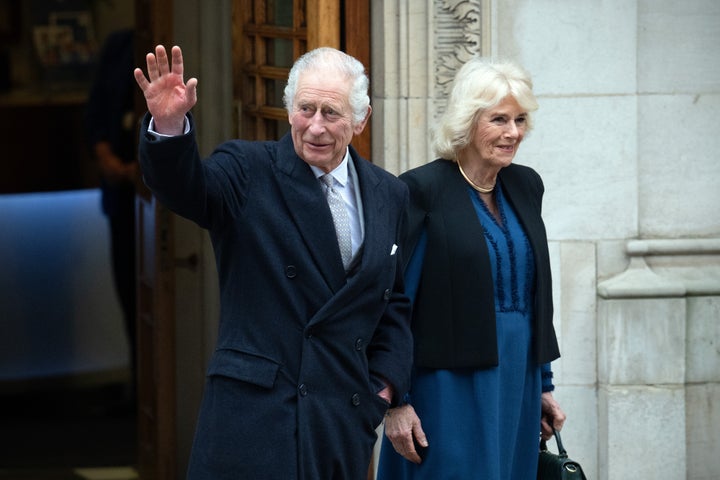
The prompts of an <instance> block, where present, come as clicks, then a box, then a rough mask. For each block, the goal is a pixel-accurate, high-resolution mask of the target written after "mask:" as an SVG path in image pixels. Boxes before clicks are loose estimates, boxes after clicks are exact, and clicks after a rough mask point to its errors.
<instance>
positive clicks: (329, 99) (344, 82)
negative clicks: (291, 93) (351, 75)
mask: <svg viewBox="0 0 720 480" xmlns="http://www.w3.org/2000/svg"><path fill="white" fill-rule="evenodd" d="M350 87H351V84H350V80H349V79H348V78H346V77H344V76H342V75H341V74H338V73H337V72H332V71H331V72H322V71H316V70H309V71H305V72H303V73H301V74H300V76H299V78H298V84H297V90H296V92H295V99H294V100H293V105H292V112H291V113H290V114H289V115H288V119H289V121H290V127H291V128H290V130H291V132H292V139H293V144H294V145H295V152H296V153H297V154H298V156H300V158H302V159H303V160H305V162H307V163H308V164H310V165H314V166H316V167H318V168H320V169H322V170H323V171H324V172H330V171H332V170H333V169H334V168H335V167H337V166H338V165H339V164H340V162H341V161H342V159H343V157H344V156H345V152H346V149H347V146H348V145H349V144H350V140H352V137H353V135H358V134H360V133H361V132H362V131H363V128H365V123H366V121H367V116H366V118H365V120H363V121H362V122H361V123H359V124H357V125H353V116H352V108H351V107H350V102H349V95H350ZM368 116H369V109H368Z"/></svg>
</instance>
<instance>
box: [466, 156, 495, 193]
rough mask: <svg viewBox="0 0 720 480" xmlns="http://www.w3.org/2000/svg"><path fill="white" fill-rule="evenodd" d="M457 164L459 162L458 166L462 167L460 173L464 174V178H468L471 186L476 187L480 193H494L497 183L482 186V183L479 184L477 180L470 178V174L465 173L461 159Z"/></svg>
mask: <svg viewBox="0 0 720 480" xmlns="http://www.w3.org/2000/svg"><path fill="white" fill-rule="evenodd" d="M457 164H458V168H459V169H460V173H461V174H462V176H463V178H464V179H465V180H467V182H468V183H469V184H470V186H471V187H472V188H474V189H475V190H477V191H478V192H480V193H492V192H493V190H495V185H493V186H492V187H490V188H486V187H481V186H480V185H478V184H476V183H475V182H473V181H472V180H470V179H469V178H468V176H467V175H465V170H463V168H462V165H461V164H460V161H459V160H458V162H457Z"/></svg>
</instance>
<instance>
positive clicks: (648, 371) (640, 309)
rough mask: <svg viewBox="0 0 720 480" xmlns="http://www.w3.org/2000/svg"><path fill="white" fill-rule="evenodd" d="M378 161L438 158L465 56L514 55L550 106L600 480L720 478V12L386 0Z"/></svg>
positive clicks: (545, 166) (569, 317) (579, 386)
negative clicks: (437, 139) (438, 130)
mask: <svg viewBox="0 0 720 480" xmlns="http://www.w3.org/2000/svg"><path fill="white" fill-rule="evenodd" d="M372 4H373V9H372V11H373V37H372V41H373V65H372V72H373V99H372V101H373V105H374V114H373V119H374V120H373V145H374V146H373V159H374V161H375V162H376V163H378V164H380V165H382V166H384V167H385V168H387V169H388V170H390V171H392V172H394V173H400V172H402V171H405V170H407V169H408V168H411V167H413V166H417V165H421V164H424V163H426V162H428V161H430V160H432V159H433V158H434V155H433V153H432V151H431V149H430V142H429V138H430V137H429V135H428V133H429V131H430V127H431V126H432V124H433V123H434V120H435V118H437V115H438V113H439V112H441V111H442V110H443V108H444V99H443V95H444V94H445V93H444V92H445V90H444V89H445V88H446V81H447V78H449V77H451V76H452V71H453V69H456V68H457V66H458V65H460V64H461V63H462V62H463V61H464V60H465V59H466V58H467V55H478V54H481V55H492V56H499V57H510V58H514V59H516V60H518V61H519V62H520V63H522V64H523V65H524V66H525V67H526V68H527V69H528V70H529V71H530V72H531V73H532V75H533V80H534V84H535V92H536V94H537V95H538V100H539V103H540V109H539V111H538V112H537V114H536V128H535V130H534V131H533V132H531V134H530V135H529V136H528V137H526V139H525V141H524V142H523V145H522V148H521V149H520V151H519V153H518V156H517V157H516V162H518V163H522V164H526V165H530V166H532V167H533V168H535V169H536V170H537V171H538V172H539V173H540V174H541V175H542V177H543V179H544V182H545V187H546V194H545V199H544V206H543V211H544V213H543V215H544V218H545V222H546V224H547V227H548V235H549V240H550V248H551V261H552V267H553V278H554V280H553V282H554V299H555V306H556V317H555V322H556V329H557V332H558V335H559V339H560V343H561V351H562V353H563V357H562V358H561V359H560V360H559V361H557V362H555V363H554V364H553V369H554V371H555V375H556V382H557V384H558V389H557V392H556V397H557V398H558V399H559V400H560V401H561V403H562V406H563V407H564V409H565V410H566V412H567V413H568V416H569V419H568V423H567V426H566V429H565V431H564V435H563V439H564V440H565V443H566V444H567V445H566V446H567V447H568V449H569V451H570V453H571V454H572V456H573V457H576V458H577V459H578V460H580V461H581V462H582V464H583V466H584V467H585V469H586V471H587V474H588V478H595V479H599V480H607V479H616V478H623V477H625V476H626V474H625V473H624V472H628V471H633V472H635V473H634V476H636V477H638V478H653V479H681V478H688V479H698V480H704V479H710V478H717V475H718V472H720V457H718V456H717V452H718V451H720V433H719V432H720V410H719V409H718V407H717V405H719V404H720V347H719V346H718V345H720V249H719V248H718V242H720V213H718V205H720V188H719V187H720V185H719V183H720V161H718V159H717V158H716V157H717V152H718V151H720V123H718V122H717V120H716V118H715V117H716V116H717V113H716V112H717V111H718V110H720V109H719V108H718V107H720V61H718V59H719V57H718V52H719V51H720V3H719V2H716V1H715V0H689V1H687V2H675V1H671V0H633V1H627V0H603V1H600V0H587V1H583V2H573V1H556V0H502V1H500V0H427V1H424V2H415V1H412V2H410V1H403V0H398V1H394V2H380V1H379V0H373V3H372Z"/></svg>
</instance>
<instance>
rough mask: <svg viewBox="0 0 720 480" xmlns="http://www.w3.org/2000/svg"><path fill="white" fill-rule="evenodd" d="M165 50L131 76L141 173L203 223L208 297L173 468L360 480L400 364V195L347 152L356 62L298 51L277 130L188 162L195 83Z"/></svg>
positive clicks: (403, 377) (363, 118) (407, 356)
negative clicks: (212, 266)
mask: <svg viewBox="0 0 720 480" xmlns="http://www.w3.org/2000/svg"><path fill="white" fill-rule="evenodd" d="M171 56H172V65H170V62H169V60H168V55H167V53H166V51H165V49H164V48H163V47H162V46H158V47H157V48H156V49H155V52H154V53H150V54H148V55H147V68H148V77H147V78H146V77H145V75H144V74H143V72H142V70H140V69H136V70H135V79H136V80H137V82H138V85H139V86H140V88H141V89H142V90H143V93H144V95H145V99H146V101H147V105H148V110H149V114H148V115H147V116H146V118H145V120H144V122H143V124H142V127H141V133H140V163H141V168H142V171H143V175H144V179H145V182H146V183H147V185H148V186H149V187H150V188H151V189H152V190H153V192H154V193H155V195H156V196H157V198H158V199H159V200H160V201H161V202H162V203H164V204H165V205H167V206H168V207H169V208H170V209H172V210H174V211H175V212H177V213H178V214H180V215H182V216H185V217H187V218H189V219H191V220H193V221H195V222H196V223H197V224H198V225H200V226H202V227H204V228H207V229H208V230H209V232H210V236H211V239H212V242H213V247H214V250H215V255H216V262H217V269H218V274H219V279H220V294H221V319H220V327H219V328H220V330H219V335H218V343H217V347H216V350H215V353H214V355H213V357H212V359H211V362H210V366H209V369H208V376H207V382H206V387H205V395H204V398H203V403H202V406H201V410H200V415H199V420H198V425H197V430H196V434H195V440H194V444H193V451H192V455H191V459H190V466H189V471H188V477H189V478H191V479H213V480H218V479H233V480H235V479H253V480H258V479H282V480H291V479H304V480H321V479H343V480H347V479H364V478H365V477H366V475H367V470H368V466H369V461H370V458H371V453H372V448H373V446H374V444H375V440H376V433H375V429H376V427H378V425H379V424H380V423H381V421H382V418H383V415H384V413H385V411H386V410H387V408H388V407H389V406H391V405H395V404H397V403H398V400H399V399H400V398H402V396H403V395H404V393H405V392H406V391H407V390H408V384H409V377H410V365H411V362H412V338H411V334H410V329H409V313H410V312H409V309H410V306H409V300H408V299H407V297H406V296H405V295H404V288H403V281H402V271H401V270H402V269H401V264H402V263H401V260H400V255H401V252H400V251H399V250H398V247H397V246H398V245H400V239H401V236H402V228H403V226H404V223H405V209H406V207H407V203H408V193H407V188H406V187H405V186H404V184H403V183H402V182H400V181H399V180H397V179H396V178H395V177H394V176H392V175H390V174H389V173H387V172H385V171H384V170H382V169H381V168H379V167H377V166H374V165H373V164H371V163H370V162H368V161H366V160H364V159H362V158H361V157H360V156H359V155H358V154H357V153H356V152H355V150H354V149H353V148H352V147H350V146H349V144H350V140H351V139H352V137H353V135H357V134H359V133H361V132H362V130H363V128H364V127H365V124H366V123H367V120H368V117H369V116H370V112H371V108H370V105H369V98H368V95H367V91H368V79H367V76H366V75H365V73H364V68H363V66H362V64H361V63H360V62H358V61H357V60H356V59H354V58H353V57H350V56H348V55H346V54H344V53H342V52H340V51H338V50H335V49H330V48H321V49H317V50H313V51H311V52H308V53H307V54H306V55H304V56H303V57H301V58H300V59H298V61H297V62H296V63H295V65H294V66H293V68H292V70H291V72H290V76H289V80H288V85H287V88H286V89H285V104H286V107H287V110H288V118H289V122H290V126H291V132H290V133H289V134H288V135H286V136H285V137H283V138H282V139H281V140H279V141H277V142H247V141H240V140H235V141H230V142H226V143H223V144H221V145H220V146H218V147H217V149H216V150H215V151H214V152H213V153H212V154H211V155H210V157H209V158H207V159H205V160H201V159H200V156H199V154H198V149H197V144H196V141H195V125H194V123H193V119H192V116H191V115H189V113H188V112H189V111H190V109H191V108H192V106H193V105H194V104H195V102H196V86H197V80H196V79H194V78H192V79H190V80H188V81H187V83H185V81H184V79H183V60H182V52H181V50H180V48H178V47H173V48H172V55H171ZM326 174H329V175H331V178H323V179H322V181H321V180H320V178H321V177H325V176H326ZM326 181H329V184H328V185H329V186H327V187H325V186H324V185H325V184H324V183H323V182H326ZM326 195H328V196H330V195H340V197H341V198H342V200H341V201H340V204H342V205H343V206H344V207H345V208H344V209H341V210H342V213H338V215H342V216H343V218H344V221H339V220H338V219H337V218H336V217H335V215H336V211H337V210H333V211H332V212H331V208H332V207H331V206H330V203H329V202H331V200H330V197H327V198H326ZM336 224H338V225H337V226H336ZM341 224H342V225H344V228H343V229H340V225H341ZM336 228H338V229H340V230H338V233H336ZM339 238H340V239H342V238H346V239H347V242H346V243H343V242H342V241H340V244H339Z"/></svg>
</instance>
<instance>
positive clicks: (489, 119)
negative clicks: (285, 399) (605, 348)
mask: <svg viewBox="0 0 720 480" xmlns="http://www.w3.org/2000/svg"><path fill="white" fill-rule="evenodd" d="M535 109H537V101H536V99H535V96H534V94H533V92H532V81H531V79H530V77H529V75H528V74H527V73H526V72H525V71H524V70H523V69H522V68H521V67H520V66H518V65H517V64H514V63H512V62H489V61H486V60H483V59H473V60H471V61H469V62H468V63H466V64H465V65H464V66H463V67H462V68H461V69H460V71H459V72H458V74H457V77H456V79H455V84H454V86H453V90H452V93H451V95H450V98H449V102H448V108H447V111H446V113H445V115H444V116H443V118H442V120H441V122H440V124H439V128H438V129H437V131H436V135H435V150H436V152H437V153H438V154H439V156H440V158H439V159H438V160H435V161H434V162H431V163H429V164H427V165H424V166H421V167H418V168H415V169H412V170H410V171H408V172H406V173H404V174H403V175H401V177H400V178H401V179H402V180H404V181H405V182H406V183H407V185H408V187H409V189H410V200H411V206H410V211H409V215H408V217H409V228H408V237H407V242H406V243H405V244H404V245H403V247H404V251H405V252H408V253H409V255H408V259H407V260H408V261H407V266H406V273H405V276H406V288H407V292H408V294H409V296H410V297H411V298H412V300H413V324H412V328H413V337H414V347H415V354H414V366H413V377H412V389H411V391H410V393H409V395H408V396H407V398H406V401H405V404H404V405H401V406H399V407H397V408H393V409H391V410H389V411H388V413H387V415H386V418H385V438H384V439H383V445H382V450H381V454H380V461H379V468H378V479H379V480H410V479H412V480H420V479H428V480H429V479H432V480H439V479H440V480H449V479H460V480H468V479H482V480H528V479H533V478H535V477H536V473H537V459H538V448H539V440H540V437H543V438H545V439H548V438H550V437H551V436H552V428H553V427H554V428H555V429H557V430H560V429H561V428H562V426H563V423H564V421H565V414H564V413H563V411H562V409H561V408H560V406H559V405H558V403H557V402H556V401H555V400H554V398H553V395H552V390H553V388H554V387H553V384H552V372H551V370H550V362H551V361H552V360H555V359H556V358H558V357H559V349H558V344H557V339H556V336H555V331H554V328H553V323H552V313H553V307H552V291H551V286H552V285H551V284H552V281H551V276H550V260H549V254H548V246H547V235H546V232H545V226H544V223H543V221H542V217H541V204H542V195H543V192H544V187H543V183H542V180H541V178H540V176H539V175H538V174H537V173H536V172H535V171H534V170H532V169H531V168H529V167H526V166H521V165H517V164H513V163H512V161H513V158H514V157H515V154H516V152H517V149H518V146H519V145H520V142H521V141H522V140H523V137H524V135H525V134H526V133H527V132H528V131H529V130H530V128H531V126H532V124H531V116H530V113H531V112H532V111H534V110H535Z"/></svg>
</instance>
